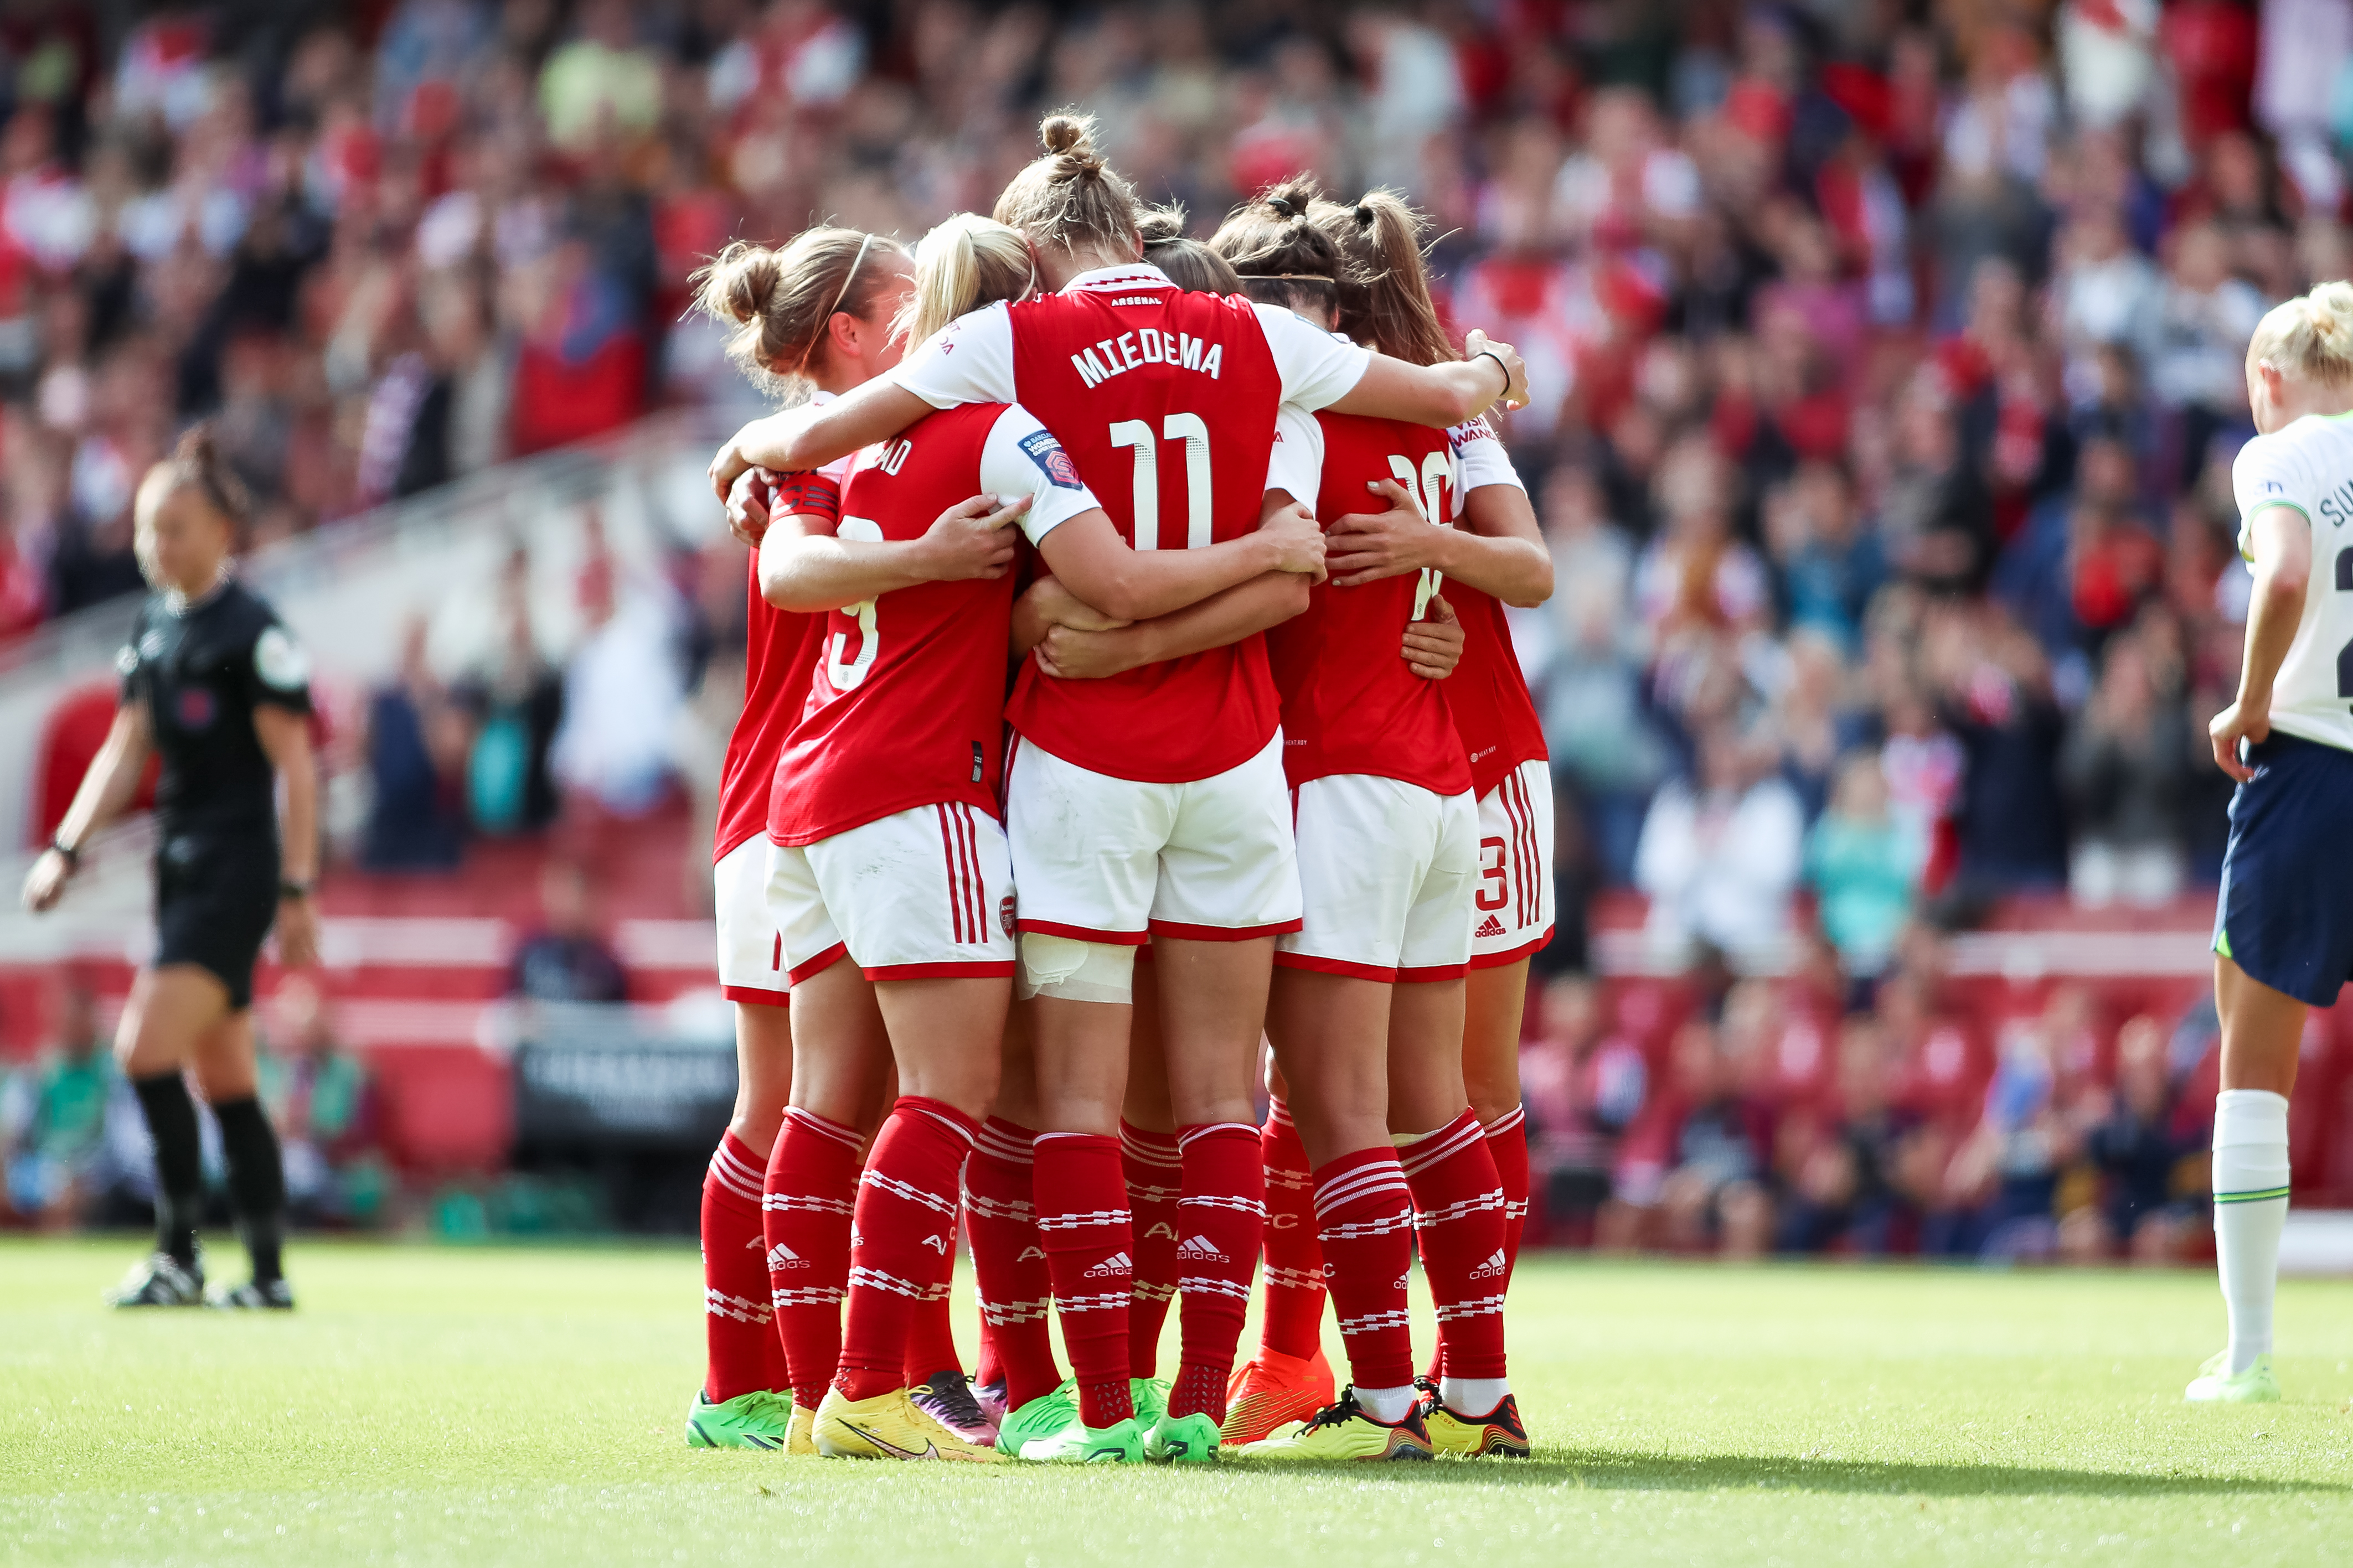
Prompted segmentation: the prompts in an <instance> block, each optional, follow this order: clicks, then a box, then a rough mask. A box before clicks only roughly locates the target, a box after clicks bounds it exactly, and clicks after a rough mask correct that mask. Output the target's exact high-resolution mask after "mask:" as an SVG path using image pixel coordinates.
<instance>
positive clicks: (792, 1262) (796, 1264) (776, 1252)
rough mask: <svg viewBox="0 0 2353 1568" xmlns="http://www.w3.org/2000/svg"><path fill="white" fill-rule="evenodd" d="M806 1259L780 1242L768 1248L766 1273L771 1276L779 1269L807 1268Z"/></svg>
mask: <svg viewBox="0 0 2353 1568" xmlns="http://www.w3.org/2000/svg"><path fill="white" fill-rule="evenodd" d="M807 1267H808V1259H807V1258H803V1257H802V1256H801V1255H800V1254H799V1253H797V1252H795V1251H794V1250H793V1249H792V1248H791V1247H786V1245H785V1244H784V1243H783V1242H781V1241H780V1242H778V1243H777V1244H776V1246H774V1247H770V1248H768V1271H769V1272H770V1273H771V1274H773V1273H776V1271H777V1270H779V1269H784V1268H807Z"/></svg>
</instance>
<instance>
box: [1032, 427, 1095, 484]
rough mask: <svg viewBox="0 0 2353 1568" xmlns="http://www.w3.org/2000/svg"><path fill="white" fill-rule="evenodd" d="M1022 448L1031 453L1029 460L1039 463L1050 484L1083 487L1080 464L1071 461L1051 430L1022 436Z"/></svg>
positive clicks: (1035, 431)
mask: <svg viewBox="0 0 2353 1568" xmlns="http://www.w3.org/2000/svg"><path fill="white" fill-rule="evenodd" d="M1021 449H1022V450H1023V451H1025V452H1027V453H1029V460H1030V461H1031V462H1033V463H1035V464H1037V465H1038V467H1039V469H1040V470H1041V471H1042V472H1043V473H1044V474H1045V476H1046V479H1047V482H1049V483H1050V484H1052V485H1055V486H1058V487H1059V488H1060V489H1066V490H1074V489H1080V488H1081V485H1080V480H1079V466H1078V465H1077V464H1076V463H1073V462H1072V461H1071V455H1070V454H1069V453H1068V452H1065V451H1064V450H1062V444H1061V443H1060V441H1057V440H1055V439H1054V433H1053V432H1052V431H1051V430H1032V431H1030V432H1029V434H1028V435H1027V436H1024V437H1021Z"/></svg>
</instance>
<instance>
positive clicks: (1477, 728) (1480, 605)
mask: <svg viewBox="0 0 2353 1568" xmlns="http://www.w3.org/2000/svg"><path fill="white" fill-rule="evenodd" d="M1446 602H1447V603H1448V604H1450V605H1453V606H1454V613H1455V615H1456V616H1460V617H1461V621H1462V662H1461V664H1459V665H1457V666H1455V668H1454V673H1453V674H1452V675H1451V676H1449V677H1448V678H1447V681H1446V685H1447V705H1448V706H1449V707H1450V708H1451V709H1452V710H1453V712H1454V727H1455V729H1456V730H1457V731H1460V732H1461V736H1462V747H1463V750H1464V751H1465V752H1467V753H1469V756H1470V759H1471V787H1472V790H1473V791H1474V792H1475V793H1477V794H1479V795H1485V794H1486V793H1487V792H1488V791H1489V790H1492V789H1493V788H1494V787H1495V786H1496V785H1497V784H1502V783H1503V782H1504V778H1505V776H1506V775H1508V774H1509V773H1511V771H1512V770H1513V769H1514V768H1516V767H1518V766H1519V765H1520V764H1521V763H1532V762H1538V761H1541V760H1543V759H1544V758H1545V757H1546V754H1547V753H1546V751H1545V740H1544V726H1543V725H1542V724H1540V723H1539V722H1537V721H1536V705H1535V700H1534V699H1532V698H1531V697H1529V695H1528V678H1527V677H1526V676H1525V675H1523V674H1521V673H1520V656H1519V655H1518V654H1517V653H1516V652H1514V650H1513V647H1512V628H1511V626H1510V625H1509V624H1508V623H1507V622H1505V620H1504V605H1503V603H1502V601H1501V600H1498V599H1497V598H1495V597H1494V596H1493V595H1490V594H1482V593H1481V592H1480V591H1479V590H1478V589H1476V588H1472V587H1466V586H1464V585H1463V584H1459V583H1452V584H1448V585H1447V588H1446Z"/></svg>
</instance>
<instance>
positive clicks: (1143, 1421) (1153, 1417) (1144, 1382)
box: [1127, 1377, 1168, 1432]
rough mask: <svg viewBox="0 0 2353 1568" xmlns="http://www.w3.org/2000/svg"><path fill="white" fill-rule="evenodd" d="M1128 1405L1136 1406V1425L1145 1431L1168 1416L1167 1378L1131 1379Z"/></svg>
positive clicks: (1128, 1388)
mask: <svg viewBox="0 0 2353 1568" xmlns="http://www.w3.org/2000/svg"><path fill="white" fill-rule="evenodd" d="M1127 1399H1128V1403H1129V1404H1131V1405H1134V1406H1135V1424H1136V1425H1137V1426H1140V1427H1142V1428H1143V1429H1144V1430H1145V1431H1146V1432H1149V1431H1151V1430H1152V1424H1153V1423H1154V1422H1155V1421H1157V1420H1159V1419H1160V1417H1161V1416H1163V1415H1166V1414H1167V1411H1168V1380H1167V1379H1166V1378H1165V1377H1131V1378H1129V1379H1128V1380H1127Z"/></svg>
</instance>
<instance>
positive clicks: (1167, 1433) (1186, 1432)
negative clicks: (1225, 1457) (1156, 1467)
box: [1144, 1410, 1219, 1465]
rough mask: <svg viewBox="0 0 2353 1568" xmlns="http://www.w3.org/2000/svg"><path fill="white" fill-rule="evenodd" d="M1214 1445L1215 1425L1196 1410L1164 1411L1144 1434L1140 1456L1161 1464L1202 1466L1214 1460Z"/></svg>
mask: <svg viewBox="0 0 2353 1568" xmlns="http://www.w3.org/2000/svg"><path fill="white" fill-rule="evenodd" d="M1218 1443H1219V1434H1218V1424H1217V1423H1216V1422H1214V1421H1212V1420H1210V1419H1209V1418H1208V1415H1204V1414H1203V1413H1201V1412H1200V1411H1198V1410H1197V1411H1195V1412H1194V1413H1193V1414H1192V1415H1167V1414H1166V1413H1165V1412H1164V1413H1163V1414H1162V1415H1161V1416H1160V1418H1159V1419H1158V1420H1157V1421H1155V1422H1154V1423H1153V1424H1152V1427H1151V1429H1150V1430H1149V1431H1147V1432H1145V1435H1144V1457H1145V1458H1147V1459H1150V1460H1152V1461H1153V1462H1154V1463H1155V1464H1162V1465H1167V1464H1179V1465H1206V1464H1208V1463H1210V1462H1211V1461H1213V1460H1215V1459H1216V1458H1217V1457H1218Z"/></svg>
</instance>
